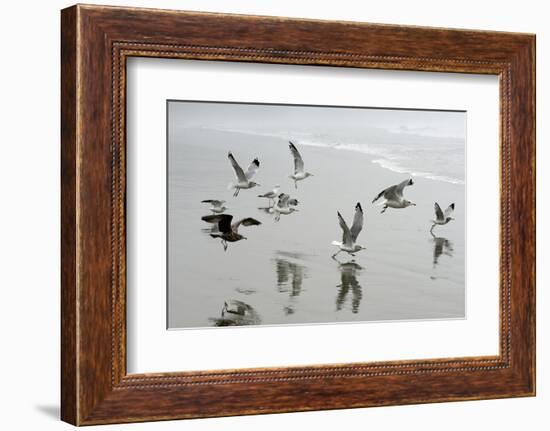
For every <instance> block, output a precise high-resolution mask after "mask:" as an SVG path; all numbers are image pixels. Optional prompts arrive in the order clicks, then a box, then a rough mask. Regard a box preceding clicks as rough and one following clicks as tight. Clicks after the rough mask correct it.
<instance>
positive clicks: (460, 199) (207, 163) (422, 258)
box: [167, 103, 466, 328]
mask: <svg viewBox="0 0 550 431" xmlns="http://www.w3.org/2000/svg"><path fill="white" fill-rule="evenodd" d="M176 105H180V104H179V103H177V104H176ZM210 105H212V104H210ZM310 109H315V108H310ZM318 109H321V108H318ZM237 110H238V109H237ZM169 112H170V115H171V117H170V118H169V143H168V149H169V154H168V167H169V169H168V233H167V234H168V326H169V328H191V327H213V326H225V325H250V324H252V325H258V324H269V325H280V324H306V323H330V322H357V321H392V320H411V319H450V318H464V317H465V312H466V310H465V214H466V212H465V208H464V206H465V186H464V151H463V149H464V143H463V142H462V150H460V148H459V145H458V144H457V140H456V138H449V139H446V138H445V137H443V136H435V134H433V135H431V136H426V140H425V141H423V140H422V139H420V137H421V136H422V135H418V134H415V136H417V138H416V139H417V142H415V141H413V142H412V143H411V139H410V133H404V132H403V130H396V131H393V132H392V131H391V130H389V129H388V130H386V132H385V133H386V134H387V135H388V136H387V139H386V141H387V142H389V139H390V138H391V139H393V140H394V141H395V145H393V146H392V145H386V147H385V151H386V153H385V156H386V157H387V160H390V158H391V157H393V158H394V161H395V159H396V158H397V154H398V153H400V152H401V153H402V154H403V155H406V154H407V151H405V150H403V149H405V148H409V150H408V154H410V155H411V156H410V157H409V159H410V160H412V162H409V166H407V160H406V158H405V157H404V156H403V157H401V158H400V159H399V160H398V161H396V162H395V163H396V165H398V169H395V167H393V169H388V168H385V167H382V166H381V165H383V164H382V163H379V162H377V160H379V159H380V158H383V155H382V153H381V152H380V153H376V152H375V150H373V144H372V142H373V141H376V140H374V139H373V135H372V134H369V133H365V132H364V131H362V132H361V131H360V132H357V131H352V130H351V129H348V130H347V131H346V133H342V136H344V135H345V136H346V137H345V139H344V138H341V139H339V140H338V141H337V142H336V141H335V140H334V135H335V131H333V130H329V131H327V130H323V129H322V127H321V125H320V126H319V129H321V130H317V131H315V130H313V131H312V132H309V133H307V132H305V131H303V130H302V131H299V130H297V129H296V130H294V131H293V132H291V131H289V132H288V133H287V134H286V136H291V138H292V139H295V140H296V142H295V143H296V144H297V145H298V147H299V149H300V151H301V153H302V155H303V158H304V160H305V163H306V169H307V170H308V171H309V172H312V173H313V174H314V176H313V177H310V178H308V179H306V180H304V181H302V182H300V183H298V189H297V190H296V189H294V184H293V182H292V180H290V179H289V178H288V175H289V174H291V173H292V169H293V165H292V158H291V156H290V152H289V150H288V138H286V136H285V134H284V133H282V132H280V131H278V132H275V131H274V130H275V129H276V128H277V126H278V122H277V121H272V122H269V121H267V120H265V121H264V122H261V121H259V120H258V118H255V121H254V122H252V123H251V126H250V128H249V129H247V130H246V131H245V132H243V128H244V127H243V125H240V124H238V125H237V127H233V129H231V128H230V127H228V125H227V124H224V123H223V121H219V122H215V121H210V122H211V123H212V124H211V125H212V127H208V126H207V125H204V124H197V123H196V122H195V123H194V122H193V121H192V118H189V117H188V116H185V115H182V114H183V111H182V112H179V111H177V110H175V111H172V110H171V111H169ZM193 112H195V113H196V110H193ZM208 112H210V111H208ZM211 118H216V116H213V117H211ZM239 118H240V117H239ZM270 118H275V119H278V120H279V121H282V120H280V117H277V115H271V117H270ZM354 133H356V135H355V136H353V134H354ZM279 135H281V136H279ZM380 136H381V135H380ZM360 142H361V143H363V144H360V145H363V147H362V148H354V147H353V145H359V144H358V143H360ZM369 142H370V144H369ZM407 142H409V144H407ZM436 142H442V144H441V147H442V148H443V147H446V148H447V150H448V151H447V152H446V151H444V150H443V149H442V148H439V149H438V152H439V153H438V154H439V155H438V158H440V159H444V158H445V154H448V156H449V157H448V159H449V160H448V161H447V163H448V164H449V166H451V165H452V166H453V170H451V169H447V170H443V169H441V170H440V171H437V169H433V166H432V167H430V163H432V164H433V165H434V166H439V164H438V163H434V162H433V160H429V161H427V160H423V159H426V158H427V157H416V158H415V157H412V155H418V154H417V153H416V150H417V149H420V147H421V146H422V145H423V143H424V150H425V151H428V147H429V146H434V145H437V144H436ZM380 145H381V144H380ZM366 147H368V148H367V149H365V148H366ZM389 147H391V148H392V149H391V150H388V148H389ZM453 148H454V150H452V149H453ZM381 149H384V148H382V145H381ZM229 150H231V151H232V152H233V154H234V155H235V157H236V159H237V161H238V162H239V163H240V164H241V165H242V166H243V167H244V168H245V169H246V167H247V166H248V164H249V163H250V161H251V160H252V159H253V158H254V157H259V159H260V163H261V165H260V169H259V171H258V173H257V177H255V180H257V182H259V183H260V184H261V186H260V187H256V188H253V189H250V190H242V191H241V192H240V194H239V196H238V197H236V198H233V197H232V191H230V190H228V189H227V185H228V183H230V182H232V181H233V180H234V174H233V171H232V168H231V166H230V164H229V161H228V159H227V152H228V151H229ZM460 154H462V157H460ZM453 160H454V161H453ZM399 170H404V171H406V170H409V171H410V172H408V173H405V174H404V173H401V172H397V171H399ZM413 172H415V173H416V176H415V177H414V178H415V184H414V186H412V187H408V188H407V189H406V196H407V197H408V198H409V199H410V200H412V201H413V202H415V203H417V206H416V207H410V208H407V209H401V210H392V209H388V211H387V212H386V213H385V214H380V207H377V206H374V205H372V204H371V203H370V202H371V200H372V199H373V197H374V196H375V195H376V194H377V193H378V192H379V191H380V190H382V189H383V188H385V187H387V186H389V185H392V184H395V183H398V182H400V181H402V180H403V179H406V178H408V177H409V175H410V174H412V173H413ZM419 172H420V173H423V174H421V175H419V174H418V173H419ZM275 184H280V185H281V191H283V192H287V193H289V194H291V195H292V196H293V197H296V198H297V199H298V200H299V201H300V204H299V206H298V209H299V211H298V212H296V213H293V214H290V215H282V216H281V220H280V221H279V222H276V221H274V219H273V216H272V215H271V214H269V213H266V212H265V211H264V210H263V208H265V207H266V204H267V202H266V200H262V199H260V198H257V195H258V194H260V193H264V192H266V191H268V190H270V189H271V188H272V187H273V186H274V185H275ZM204 199H224V200H226V201H227V203H226V206H228V207H229V208H228V210H227V211H226V213H228V214H232V215H234V217H235V219H239V218H242V217H254V218H256V219H258V220H259V221H261V222H262V224H261V225H260V226H250V227H244V226H241V228H240V229H239V232H240V233H242V234H243V235H245V236H246V237H247V238H248V239H247V240H243V241H240V242H236V243H229V247H228V249H227V251H224V249H223V247H222V245H221V243H220V240H219V239H214V238H211V237H210V235H209V230H208V229H209V228H210V225H208V224H207V223H205V222H203V221H202V220H201V217H202V216H204V215H207V214H209V213H210V212H209V210H208V205H206V204H203V203H201V202H200V201H201V200H204ZM436 200H437V201H439V203H440V205H441V206H442V207H446V206H447V205H448V204H450V203H451V202H455V204H456V211H455V215H454V216H455V218H456V220H455V221H453V222H451V223H449V224H448V225H446V226H442V227H436V228H435V230H434V233H435V236H432V235H430V233H429V229H430V226H431V223H430V220H431V219H432V218H433V217H434V214H433V203H434V201H436ZM358 201H360V202H361V204H362V206H363V209H364V212H365V225H364V229H363V231H362V232H361V234H360V235H359V240H358V243H359V244H361V245H363V246H365V247H366V249H365V250H363V251H361V252H359V253H357V255H356V256H355V257H351V256H348V255H346V254H344V253H340V254H339V255H338V256H337V260H335V259H332V258H331V255H332V254H333V253H335V252H336V251H337V249H336V247H334V246H333V245H331V242H332V241H333V240H341V236H342V233H341V229H340V227H339V226H338V221H337V217H336V211H340V212H341V213H342V215H343V216H344V218H345V219H346V220H347V221H348V224H351V221H352V219H353V211H354V206H355V204H356V202H358ZM230 300H237V301H241V302H243V303H245V304H247V307H248V308H247V313H246V316H244V317H242V316H232V317H228V314H227V313H226V314H225V315H224V316H222V313H221V311H222V308H223V306H224V303H225V302H228V301H230Z"/></svg>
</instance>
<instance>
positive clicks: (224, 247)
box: [222, 239, 227, 251]
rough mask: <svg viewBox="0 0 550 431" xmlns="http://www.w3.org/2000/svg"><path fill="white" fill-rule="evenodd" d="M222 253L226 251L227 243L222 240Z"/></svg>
mask: <svg viewBox="0 0 550 431" xmlns="http://www.w3.org/2000/svg"><path fill="white" fill-rule="evenodd" d="M222 245H223V251H227V241H226V240H225V239H222Z"/></svg>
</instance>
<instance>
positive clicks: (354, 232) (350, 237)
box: [332, 202, 365, 257]
mask: <svg viewBox="0 0 550 431" xmlns="http://www.w3.org/2000/svg"><path fill="white" fill-rule="evenodd" d="M338 222H339V223H340V227H341V228H342V231H343V235H342V242H340V241H332V245H337V246H338V247H339V248H340V250H338V251H337V252H336V253H334V254H333V255H332V257H335V256H336V255H337V254H338V253H340V252H341V251H345V252H346V253H348V254H351V255H352V256H355V254H354V253H356V252H358V251H361V250H363V249H364V248H365V247H363V246H360V245H357V244H356V243H355V242H356V241H357V237H358V236H359V233H360V232H361V229H363V208H361V204H360V203H359V202H357V205H355V215H354V216H353V224H352V226H351V229H350V228H349V227H348V225H347V224H346V221H345V220H344V218H343V217H342V214H340V212H338Z"/></svg>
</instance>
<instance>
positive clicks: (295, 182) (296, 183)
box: [294, 180, 298, 190]
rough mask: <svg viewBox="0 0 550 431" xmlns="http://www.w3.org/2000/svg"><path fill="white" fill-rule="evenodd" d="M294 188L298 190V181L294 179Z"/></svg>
mask: <svg viewBox="0 0 550 431" xmlns="http://www.w3.org/2000/svg"><path fill="white" fill-rule="evenodd" d="M294 188H295V189H296V190H298V181H296V180H294Z"/></svg>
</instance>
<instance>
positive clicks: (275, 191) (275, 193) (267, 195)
mask: <svg viewBox="0 0 550 431" xmlns="http://www.w3.org/2000/svg"><path fill="white" fill-rule="evenodd" d="M280 188H281V186H280V185H278V184H277V185H276V186H275V187H274V188H273V190H270V191H269V192H267V193H264V194H263V195H258V197H259V198H266V199H269V206H271V205H274V204H275V198H276V197H277V196H278V195H279V189H280Z"/></svg>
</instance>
